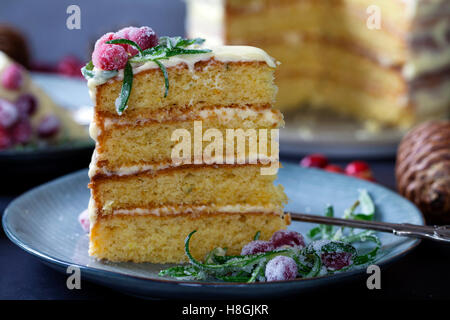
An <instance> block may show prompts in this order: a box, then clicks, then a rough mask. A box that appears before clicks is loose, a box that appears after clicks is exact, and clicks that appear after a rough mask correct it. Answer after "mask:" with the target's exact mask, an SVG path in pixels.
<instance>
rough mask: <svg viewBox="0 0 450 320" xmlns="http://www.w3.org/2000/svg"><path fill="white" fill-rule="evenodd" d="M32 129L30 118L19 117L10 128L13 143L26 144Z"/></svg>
mask: <svg viewBox="0 0 450 320" xmlns="http://www.w3.org/2000/svg"><path fill="white" fill-rule="evenodd" d="M32 134H33V129H32V127H31V123H30V120H28V119H27V118H24V119H21V120H20V121H19V122H17V123H16V124H15V125H14V127H12V128H11V139H12V141H13V143H14V144H26V143H28V142H30V140H31V136H32Z"/></svg>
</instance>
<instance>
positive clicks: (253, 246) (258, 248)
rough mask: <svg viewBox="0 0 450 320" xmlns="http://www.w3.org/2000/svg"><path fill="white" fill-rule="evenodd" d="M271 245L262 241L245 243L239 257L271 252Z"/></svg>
mask: <svg viewBox="0 0 450 320" xmlns="http://www.w3.org/2000/svg"><path fill="white" fill-rule="evenodd" d="M273 249H274V248H273V245H272V243H271V242H269V241H262V240H255V241H252V242H249V243H247V244H246V245H245V246H244V247H243V248H242V251H241V255H243V256H244V255H247V254H255V253H262V252H267V251H272V250H273Z"/></svg>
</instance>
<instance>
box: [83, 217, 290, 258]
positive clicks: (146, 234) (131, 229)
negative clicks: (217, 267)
mask: <svg viewBox="0 0 450 320" xmlns="http://www.w3.org/2000/svg"><path fill="white" fill-rule="evenodd" d="M289 222H290V221H289V215H286V216H280V215H276V214H264V213H257V212H255V213H247V214H241V213H218V214H208V215H200V216H192V215H190V214H182V215H176V216H163V217H156V216H142V215H141V216H140V215H132V216H131V215H113V216H106V217H102V218H101V219H100V220H99V221H98V222H97V223H96V224H95V225H94V226H93V228H92V229H91V234H90V246H89V254H90V255H93V256H94V257H96V258H99V259H107V260H110V261H133V262H153V263H180V262H186V261H187V258H186V255H185V253H184V240H185V238H186V237H187V235H188V234H189V233H190V232H192V231H193V230H197V233H196V234H195V235H194V236H193V237H192V240H191V247H190V248H191V252H192V254H193V256H194V257H196V258H197V259H200V260H203V259H204V257H205V255H206V254H207V253H208V252H209V251H211V250H212V249H214V248H216V247H222V248H227V249H228V250H227V253H228V254H230V255H238V254H240V252H241V249H242V247H243V246H244V245H245V244H247V243H248V242H250V241H252V240H253V237H254V236H255V234H256V232H258V231H259V232H261V235H260V239H262V240H268V239H269V238H270V237H271V235H272V234H273V233H274V232H275V231H277V230H281V229H285V228H286V226H287V225H288V224H289Z"/></svg>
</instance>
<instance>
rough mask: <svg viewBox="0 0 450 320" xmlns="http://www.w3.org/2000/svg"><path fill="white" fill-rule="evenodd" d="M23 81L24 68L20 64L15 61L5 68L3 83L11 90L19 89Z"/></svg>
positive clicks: (2, 77)
mask: <svg viewBox="0 0 450 320" xmlns="http://www.w3.org/2000/svg"><path fill="white" fill-rule="evenodd" d="M22 83H23V70H22V67H21V66H20V65H18V64H17V63H13V64H11V65H9V66H7V67H6V68H5V70H3V73H2V75H1V84H2V86H3V87H4V88H6V89H9V90H18V89H20V87H21V86H22Z"/></svg>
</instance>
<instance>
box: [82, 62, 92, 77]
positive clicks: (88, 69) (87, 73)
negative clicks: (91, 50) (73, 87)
mask: <svg viewBox="0 0 450 320" xmlns="http://www.w3.org/2000/svg"><path fill="white" fill-rule="evenodd" d="M93 69H94V64H93V63H92V60H91V61H89V62H88V63H87V64H86V65H85V66H84V67H83V68H81V74H82V75H83V77H85V78H86V79H89V78H93V77H94V76H95V74H94V72H93V71H92V70H93Z"/></svg>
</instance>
